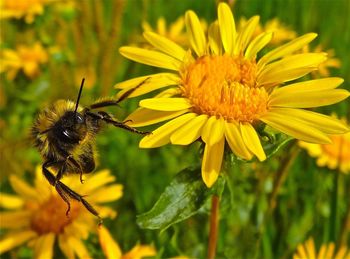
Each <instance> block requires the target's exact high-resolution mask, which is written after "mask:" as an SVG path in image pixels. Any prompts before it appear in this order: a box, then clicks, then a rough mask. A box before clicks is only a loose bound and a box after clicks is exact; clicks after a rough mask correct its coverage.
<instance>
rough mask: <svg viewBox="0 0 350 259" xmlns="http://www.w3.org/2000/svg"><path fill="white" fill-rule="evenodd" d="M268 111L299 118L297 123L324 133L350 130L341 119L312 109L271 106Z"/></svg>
mask: <svg viewBox="0 0 350 259" xmlns="http://www.w3.org/2000/svg"><path fill="white" fill-rule="evenodd" d="M269 111H270V112H272V113H275V114H279V115H281V116H284V117H293V119H295V120H299V124H300V123H301V124H307V125H308V126H310V127H313V128H315V129H318V130H319V131H321V132H323V133H326V134H344V133H346V132H348V131H349V130H350V129H349V128H348V127H347V126H346V125H345V124H344V123H343V122H342V121H340V120H338V119H336V118H333V117H330V116H327V115H323V114H321V113H317V112H313V111H308V110H302V109H292V108H273V109H270V110H269Z"/></svg>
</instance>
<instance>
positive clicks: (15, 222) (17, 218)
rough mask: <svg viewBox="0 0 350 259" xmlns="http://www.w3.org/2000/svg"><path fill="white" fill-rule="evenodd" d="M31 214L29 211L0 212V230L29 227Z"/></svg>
mask: <svg viewBox="0 0 350 259" xmlns="http://www.w3.org/2000/svg"><path fill="white" fill-rule="evenodd" d="M31 214H32V212H31V211H29V210H25V211H24V210H21V211H11V212H0V222H1V224H0V225H1V228H11V229H14V228H22V227H25V226H29V224H30V219H31Z"/></svg>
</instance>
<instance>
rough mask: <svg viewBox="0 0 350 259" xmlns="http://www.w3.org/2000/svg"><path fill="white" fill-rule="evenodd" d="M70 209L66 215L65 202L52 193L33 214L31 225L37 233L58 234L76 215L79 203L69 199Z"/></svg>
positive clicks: (78, 210)
mask: <svg viewBox="0 0 350 259" xmlns="http://www.w3.org/2000/svg"><path fill="white" fill-rule="evenodd" d="M70 205H71V208H70V211H69V214H68V216H66V211H67V204H66V203H65V202H64V201H63V200H62V199H61V197H59V196H54V195H52V196H51V197H50V199H49V200H48V201H46V202H45V203H43V204H42V205H41V206H40V207H39V208H38V209H37V211H36V212H35V213H34V214H33V217H32V220H31V227H32V229H33V230H34V231H36V232H37V233H38V234H41V235H42V234H46V233H55V234H60V233H62V232H63V230H64V228H65V227H66V226H67V225H69V224H70V223H71V222H73V221H74V219H75V218H77V217H78V215H79V212H80V207H79V204H78V203H77V202H76V201H73V200H72V201H70Z"/></svg>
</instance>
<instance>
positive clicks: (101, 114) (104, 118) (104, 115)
mask: <svg viewBox="0 0 350 259" xmlns="http://www.w3.org/2000/svg"><path fill="white" fill-rule="evenodd" d="M86 115H88V116H90V117H93V118H95V119H98V120H102V121H104V122H106V123H109V124H112V125H113V126H115V127H118V128H122V129H125V130H128V131H131V132H134V133H137V134H140V135H148V134H150V133H151V132H148V131H140V130H137V129H135V128H133V127H130V126H128V125H126V124H125V123H123V122H119V121H116V120H113V119H112V117H111V116H110V115H108V113H106V112H98V113H94V112H91V111H86Z"/></svg>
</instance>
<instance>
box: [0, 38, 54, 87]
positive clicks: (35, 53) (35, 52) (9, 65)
mask: <svg viewBox="0 0 350 259" xmlns="http://www.w3.org/2000/svg"><path fill="white" fill-rule="evenodd" d="M0 60H1V67H0V73H2V72H6V73H7V78H8V79H9V80H13V79H14V78H15V77H16V75H17V73H18V71H19V70H23V72H24V74H25V75H26V76H28V77H29V78H34V77H36V76H37V75H38V74H39V73H40V64H45V63H47V61H48V54H47V52H46V50H45V49H44V48H43V46H42V45H41V44H40V43H38V42H37V43H35V44H34V45H33V46H32V47H28V46H25V45H19V46H17V48H16V50H12V49H3V50H1V52H0Z"/></svg>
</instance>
